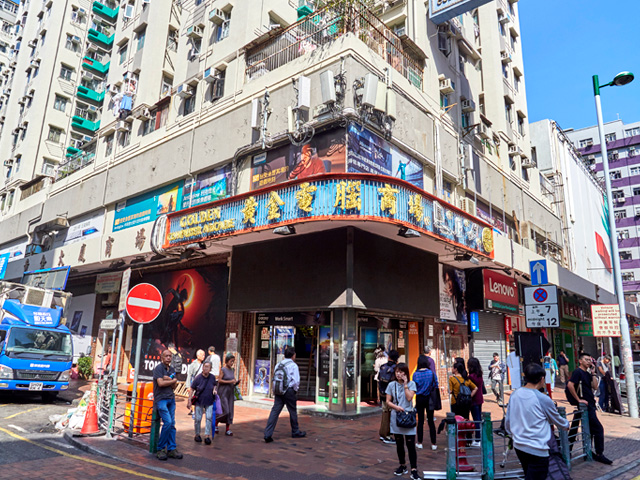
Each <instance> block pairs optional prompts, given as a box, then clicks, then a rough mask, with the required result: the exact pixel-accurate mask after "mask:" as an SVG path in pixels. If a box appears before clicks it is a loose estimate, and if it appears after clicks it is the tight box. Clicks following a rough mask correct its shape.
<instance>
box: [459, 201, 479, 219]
mask: <svg viewBox="0 0 640 480" xmlns="http://www.w3.org/2000/svg"><path fill="white" fill-rule="evenodd" d="M460 209H461V210H464V211H465V212H466V213H468V214H469V215H473V216H474V217H475V216H476V202H474V201H473V200H471V199H470V198H462V199H460Z"/></svg>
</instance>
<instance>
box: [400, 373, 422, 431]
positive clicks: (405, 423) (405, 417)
mask: <svg viewBox="0 0 640 480" xmlns="http://www.w3.org/2000/svg"><path fill="white" fill-rule="evenodd" d="M399 398H400V396H399V395H398V384H397V383H396V398H395V400H396V402H397V401H398V400H399ZM417 423H418V422H417V421H416V411H415V410H405V411H403V412H396V425H397V427H398V428H415V426H416V425H417Z"/></svg>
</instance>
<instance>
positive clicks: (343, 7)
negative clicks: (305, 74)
mask: <svg viewBox="0 0 640 480" xmlns="http://www.w3.org/2000/svg"><path fill="white" fill-rule="evenodd" d="M347 33H353V34H355V35H356V36H357V38H358V39H360V40H361V41H362V42H364V43H365V44H366V45H367V46H368V47H369V48H370V49H371V50H373V51H374V52H376V53H377V54H378V55H379V56H380V57H382V58H383V59H384V60H385V61H386V62H387V63H389V64H390V65H391V66H392V67H393V68H394V69H395V70H397V71H398V72H399V73H400V74H402V75H403V76H404V77H405V78H407V79H408V80H409V81H410V82H411V83H412V84H413V85H415V86H416V87H418V88H422V82H423V67H422V66H421V61H418V60H415V59H413V58H411V57H410V56H409V55H408V54H407V53H405V52H404V50H403V46H402V41H401V40H400V38H399V37H398V36H397V35H396V34H395V33H393V31H392V30H390V29H389V28H387V27H386V25H385V24H384V23H383V22H382V21H381V20H380V19H379V18H378V17H376V16H375V15H374V14H373V12H371V11H370V10H369V9H368V8H367V7H366V6H365V5H363V4H362V3H360V1H359V0H353V1H352V2H349V3H347V4H329V5H328V6H326V7H324V8H322V9H320V10H317V11H316V12H313V13H312V14H310V15H308V16H306V17H304V18H302V19H300V20H298V21H297V22H296V23H294V24H292V25H291V26H289V27H288V28H286V29H285V30H284V31H282V32H281V33H280V34H278V35H276V36H274V37H272V38H268V39H265V40H264V41H263V42H261V43H259V44H257V45H255V46H253V47H250V48H249V49H247V54H246V64H247V66H246V70H245V74H246V79H247V81H250V80H253V79H255V78H258V77H260V76H262V75H264V74H265V73H267V72H270V71H272V70H275V69H277V68H280V67H282V66H283V65H286V64H287V63H289V62H291V61H293V60H295V59H297V58H300V57H302V56H304V55H306V54H307V53H311V52H313V51H315V50H316V49H318V48H320V47H322V46H324V45H326V44H328V43H330V42H331V41H333V40H335V39H337V38H339V37H341V36H343V35H345V34H347Z"/></svg>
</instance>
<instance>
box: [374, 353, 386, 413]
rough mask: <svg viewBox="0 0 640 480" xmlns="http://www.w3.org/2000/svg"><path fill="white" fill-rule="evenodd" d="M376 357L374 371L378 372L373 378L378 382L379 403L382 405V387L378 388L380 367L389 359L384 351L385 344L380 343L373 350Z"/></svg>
mask: <svg viewBox="0 0 640 480" xmlns="http://www.w3.org/2000/svg"><path fill="white" fill-rule="evenodd" d="M373 354H374V355H375V357H376V359H375V361H374V363H373V371H374V372H376V374H375V375H374V377H373V379H374V380H375V382H376V392H378V405H380V389H379V388H378V373H380V367H381V366H382V365H384V364H385V363H387V362H388V361H389V359H388V357H387V356H386V355H385V353H384V345H378V348H376V349H375V350H374V351H373Z"/></svg>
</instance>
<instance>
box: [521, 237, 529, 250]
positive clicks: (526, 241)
mask: <svg viewBox="0 0 640 480" xmlns="http://www.w3.org/2000/svg"><path fill="white" fill-rule="evenodd" d="M522 246H523V247H524V248H529V239H528V238H523V239H522Z"/></svg>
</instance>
